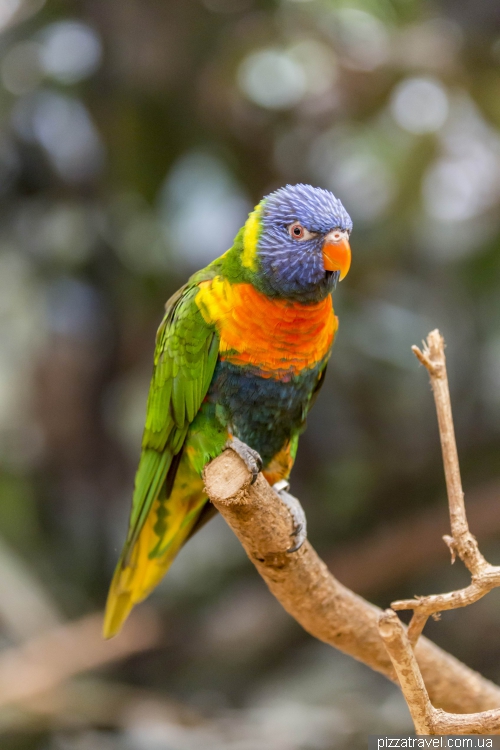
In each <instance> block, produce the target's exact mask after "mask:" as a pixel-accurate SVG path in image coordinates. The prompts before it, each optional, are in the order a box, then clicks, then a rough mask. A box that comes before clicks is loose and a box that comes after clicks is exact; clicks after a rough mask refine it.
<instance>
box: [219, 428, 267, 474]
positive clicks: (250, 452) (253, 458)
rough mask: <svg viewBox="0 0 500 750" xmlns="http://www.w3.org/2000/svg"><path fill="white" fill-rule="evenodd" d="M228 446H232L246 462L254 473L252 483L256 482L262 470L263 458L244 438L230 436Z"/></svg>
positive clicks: (249, 469)
mask: <svg viewBox="0 0 500 750" xmlns="http://www.w3.org/2000/svg"><path fill="white" fill-rule="evenodd" d="M225 447H226V448H231V450H233V451H234V452H235V453H237V454H238V456H239V457H240V458H241V460H242V461H243V462H244V464H245V466H246V467H247V469H248V471H249V472H250V473H251V474H252V484H253V483H254V482H255V480H256V479H257V477H258V476H259V473H260V472H261V471H262V459H261V457H260V456H259V454H258V453H257V451H254V449H253V448H250V447H249V446H248V445H247V444H246V443H244V442H243V441H242V440H239V439H238V438H236V437H230V438H229V440H228V441H227V443H226V445H225Z"/></svg>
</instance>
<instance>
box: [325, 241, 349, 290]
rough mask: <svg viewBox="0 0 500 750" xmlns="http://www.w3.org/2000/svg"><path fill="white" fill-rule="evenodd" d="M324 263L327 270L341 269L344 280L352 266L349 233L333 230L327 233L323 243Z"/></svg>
mask: <svg viewBox="0 0 500 750" xmlns="http://www.w3.org/2000/svg"><path fill="white" fill-rule="evenodd" d="M323 263H324V266H325V271H340V277H339V279H340V281H342V279H343V278H345V276H347V272H348V271H349V268H350V267H351V246H350V245H349V240H348V239H347V235H346V234H344V233H343V232H342V234H341V235H340V237H339V232H337V231H333V232H330V233H329V234H327V235H326V237H325V241H324V243H323Z"/></svg>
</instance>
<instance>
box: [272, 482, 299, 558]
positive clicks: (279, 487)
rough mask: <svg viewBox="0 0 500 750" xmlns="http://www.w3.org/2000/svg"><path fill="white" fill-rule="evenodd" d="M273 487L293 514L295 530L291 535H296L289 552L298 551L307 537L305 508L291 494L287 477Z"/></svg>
mask: <svg viewBox="0 0 500 750" xmlns="http://www.w3.org/2000/svg"><path fill="white" fill-rule="evenodd" d="M273 489H274V490H275V491H276V492H277V493H278V495H279V496H280V498H281V499H282V500H283V502H284V503H285V505H286V507H287V508H288V510H289V511H290V515H291V516H292V522H293V530H292V533H291V534H290V536H294V537H295V544H294V545H293V546H292V547H290V549H288V550H287V552H289V553H291V552H297V550H298V549H300V548H301V547H302V545H303V544H304V542H305V541H306V539H307V520H306V514H305V513H304V508H303V507H302V505H301V504H300V502H299V501H298V500H297V498H296V497H294V496H293V495H290V494H289V492H288V490H289V489H290V485H289V483H288V482H287V480H286V479H281V480H280V481H279V482H276V483H275V484H273Z"/></svg>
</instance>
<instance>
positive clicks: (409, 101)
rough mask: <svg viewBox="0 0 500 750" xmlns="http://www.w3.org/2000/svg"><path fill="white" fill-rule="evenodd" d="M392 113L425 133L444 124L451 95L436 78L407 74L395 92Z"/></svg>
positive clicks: (411, 128) (400, 122) (405, 126)
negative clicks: (413, 76)
mask: <svg viewBox="0 0 500 750" xmlns="http://www.w3.org/2000/svg"><path fill="white" fill-rule="evenodd" d="M390 107H391V113H392V116H393V117H394V119H395V120H396V122H397V123H398V125H399V126H400V127H401V128H403V129H404V130H407V131H408V132H409V133H414V134H415V135H421V134H424V133H433V132H435V131H436V130H439V128H441V127H442V126H443V125H444V123H445V121H446V118H447V117H448V97H447V94H446V90H445V88H444V86H443V84H442V83H441V82H440V81H439V80H437V79H435V78H407V79H406V80H404V81H402V82H401V83H400V84H399V85H398V86H396V88H395V89H394V91H393V92H392V96H391V102H390Z"/></svg>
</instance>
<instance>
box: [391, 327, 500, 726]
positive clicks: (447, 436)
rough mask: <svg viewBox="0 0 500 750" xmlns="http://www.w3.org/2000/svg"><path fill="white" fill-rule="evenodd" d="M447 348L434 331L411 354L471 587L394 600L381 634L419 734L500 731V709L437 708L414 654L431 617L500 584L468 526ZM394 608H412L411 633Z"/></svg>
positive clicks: (452, 545)
mask: <svg viewBox="0 0 500 750" xmlns="http://www.w3.org/2000/svg"><path fill="white" fill-rule="evenodd" d="M444 348H445V344H444V339H443V337H442V336H441V334H440V333H439V331H437V330H435V331H431V333H430V334H429V335H428V337H427V341H426V342H424V345H423V351H422V350H420V349H419V348H418V347H417V346H413V347H412V351H413V352H414V354H415V355H416V357H417V359H418V360H419V361H420V362H421V363H422V364H423V365H424V366H425V367H426V368H427V371H428V372H429V376H430V380H431V386H432V390H433V393H434V401H435V404H436V412H437V417H438V424H439V435H440V439H441V450H442V454H443V464H444V471H445V478H446V488H447V493H448V505H449V511H450V524H451V534H452V535H451V536H449V535H445V536H444V537H443V540H444V542H445V543H446V544H447V546H448V548H449V550H450V553H451V562H452V564H453V563H454V562H455V558H456V556H457V555H458V557H460V559H461V560H462V562H463V563H464V565H465V566H466V568H467V569H468V570H469V572H470V574H471V583H470V584H469V585H468V586H466V587H465V588H462V589H458V590H457V591H451V592H449V593H446V594H435V595H432V596H418V597H415V598H414V599H403V600H400V601H395V602H392V604H391V607H392V610H388V611H386V612H385V613H383V614H382V615H381V617H380V620H379V630H380V635H381V637H382V639H383V640H384V643H385V645H386V648H387V651H388V653H389V656H390V658H391V661H392V663H393V666H394V669H395V670H396V673H397V675H398V679H399V683H400V686H401V689H402V691H403V694H404V696H405V698H406V701H407V703H408V707H409V709H410V713H411V715H412V718H413V721H414V724H415V730H416V732H417V734H445V733H447V732H448V733H455V734H465V733H479V734H486V733H488V732H489V733H500V710H493V711H487V712H483V713H478V714H468V715H459V714H449V713H445V712H443V711H440V710H438V709H435V708H434V707H433V706H432V704H431V702H430V700H429V696H428V693H427V690H426V688H425V684H424V681H423V678H422V675H421V672H420V669H419V667H418V664H417V661H416V659H415V655H414V653H413V649H414V648H415V646H416V645H417V641H418V639H419V637H420V635H421V633H422V631H423V629H424V627H425V624H426V622H427V620H428V618H429V617H430V616H432V617H434V619H439V616H440V613H441V612H443V611H444V610H448V609H456V608H457V607H466V606H467V605H469V604H472V603H473V602H476V601H478V599H481V598H482V597H483V596H485V594H487V593H488V592H489V591H491V589H493V588H495V587H497V586H500V567H498V566H494V565H490V563H489V562H488V561H487V560H486V559H485V558H484V557H483V555H482V554H481V552H480V550H479V545H478V543H477V540H476V538H475V537H474V536H473V535H472V534H471V532H470V530H469V525H468V522H467V515H466V512H465V503H464V493H463V489H462V480H461V477H460V466H459V461H458V451H457V446H456V440H455V431H454V427H453V417H452V410H451V400H450V392H449V387H448V376H447V373H446V358H445V354H444ZM393 610H396V611H398V610H413V617H412V619H411V622H410V625H409V626H408V632H407V633H405V630H404V627H403V625H402V624H401V623H400V621H399V619H398V617H397V615H396V614H395V612H394V611H393Z"/></svg>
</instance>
